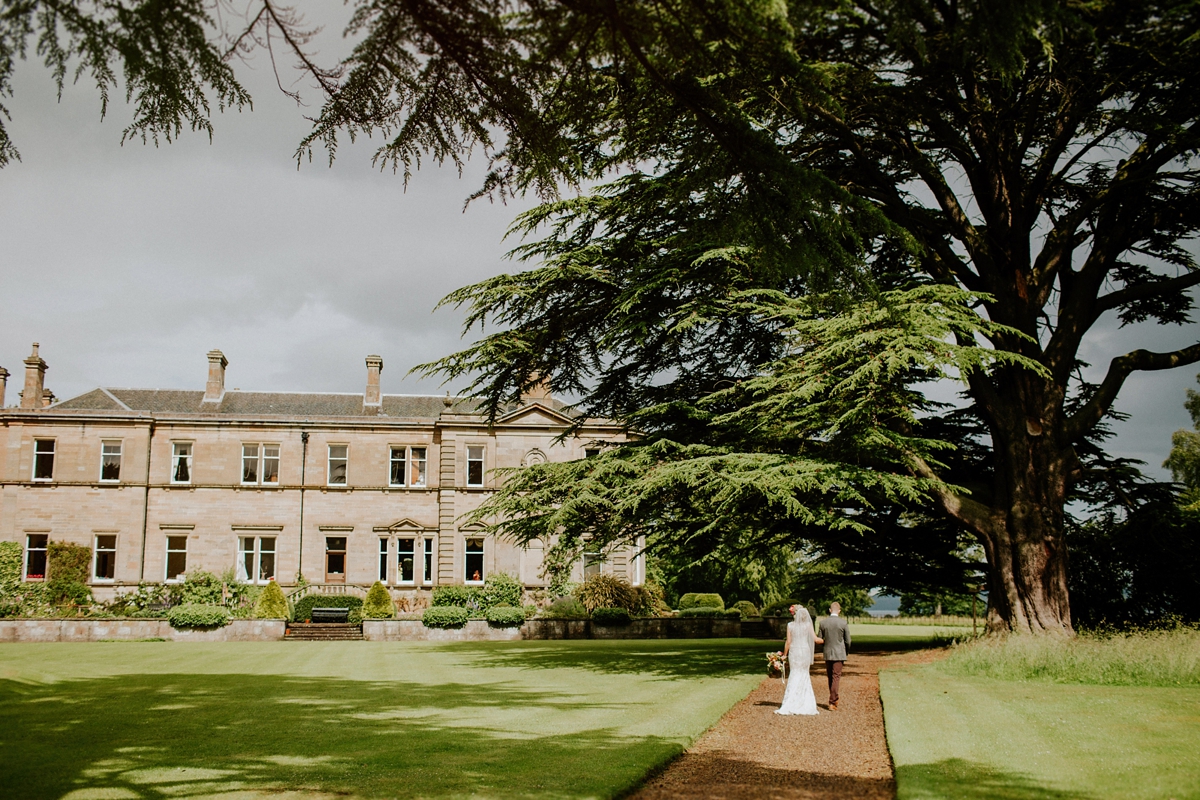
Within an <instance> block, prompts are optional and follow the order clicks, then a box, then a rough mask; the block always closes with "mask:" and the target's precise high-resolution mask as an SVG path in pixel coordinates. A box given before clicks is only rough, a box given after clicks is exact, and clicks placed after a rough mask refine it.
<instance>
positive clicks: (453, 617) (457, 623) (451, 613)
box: [421, 606, 467, 628]
mask: <svg viewBox="0 0 1200 800" xmlns="http://www.w3.org/2000/svg"><path fill="white" fill-rule="evenodd" d="M421 622H422V624H424V625H425V627H426V628H461V627H462V626H463V625H466V624H467V610H466V609H465V608H458V607H457V606H431V607H429V608H427V609H425V613H424V614H422V615H421Z"/></svg>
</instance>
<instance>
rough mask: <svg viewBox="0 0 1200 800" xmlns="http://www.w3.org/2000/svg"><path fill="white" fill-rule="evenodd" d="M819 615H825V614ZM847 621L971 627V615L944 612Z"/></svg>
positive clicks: (981, 612) (856, 618) (936, 626)
mask: <svg viewBox="0 0 1200 800" xmlns="http://www.w3.org/2000/svg"><path fill="white" fill-rule="evenodd" d="M979 610H980V615H979V628H980V630H982V629H983V626H984V624H985V623H986V622H987V620H986V619H985V618H984V616H983V612H984V611H985V609H984V608H983V607H982V606H981V607H980V609H979ZM817 616H820V617H823V616H825V615H824V614H818V615H817ZM846 621H847V622H849V623H850V624H852V625H853V624H859V625H922V626H926V627H933V628H938V627H941V628H969V627H971V618H970V617H956V616H953V615H951V614H943V615H942V616H940V617H871V616H863V617H847V618H846Z"/></svg>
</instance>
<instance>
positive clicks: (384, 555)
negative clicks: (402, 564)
mask: <svg viewBox="0 0 1200 800" xmlns="http://www.w3.org/2000/svg"><path fill="white" fill-rule="evenodd" d="M388 553H389V550H388V540H387V538H386V537H384V536H380V537H379V580H380V582H382V583H383V584H384V585H385V586H386V585H387V584H390V583H391V581H389V580H388V564H389V563H391V559H390V558H389V556H388Z"/></svg>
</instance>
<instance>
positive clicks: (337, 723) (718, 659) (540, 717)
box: [0, 640, 772, 800]
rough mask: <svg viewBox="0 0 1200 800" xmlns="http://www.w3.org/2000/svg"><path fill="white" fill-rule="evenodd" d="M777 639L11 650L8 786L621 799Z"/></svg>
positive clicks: (4, 746) (39, 791) (742, 689)
mask: <svg viewBox="0 0 1200 800" xmlns="http://www.w3.org/2000/svg"><path fill="white" fill-rule="evenodd" d="M771 646H772V643H770V642H754V641H747V640H692V641H665V642H658V641H656V642H623V641H618V642H604V641H580V642H520V643H479V644H474V643H472V644H454V645H437V644H431V643H396V644H392V643H372V642H349V643H315V642H314V643H308V642H305V643H300V642H270V643H211V644H210V643H195V644H192V643H173V642H161V643H160V642H129V643H116V642H114V643H93V644H6V645H3V646H0V753H3V766H2V767H0V796H4V797H20V798H40V797H46V798H51V797H53V798H63V797H66V798H68V800H93V799H94V800H99V799H100V798H136V797H142V798H166V797H180V796H196V795H220V796H221V797H225V798H234V797H236V798H258V797H262V798H266V797H271V798H293V797H294V798H300V797H306V798H318V797H334V796H339V797H347V796H350V797H363V798H373V797H413V798H421V797H428V798H453V797H487V798H492V797H494V798H509V797H516V798H526V797H527V798H560V797H561V798H568V797H570V798H575V797H578V798H590V797H611V796H613V795H614V794H617V793H619V792H620V791H622V790H624V789H626V788H628V787H629V786H631V785H634V784H636V783H637V782H638V781H639V780H640V779H641V778H642V777H643V776H644V775H645V774H646V772H647V771H649V770H651V769H653V768H654V767H656V766H658V765H659V764H662V763H663V762H665V761H667V760H668V759H670V758H672V757H673V756H675V755H676V754H677V753H679V752H680V751H681V749H682V748H683V747H684V746H686V745H687V744H688V743H689V742H690V741H691V740H692V739H693V738H695V737H696V736H697V735H699V734H700V733H702V732H703V731H704V730H705V729H706V728H708V727H709V726H710V725H711V724H712V723H714V722H715V721H716V720H717V719H718V718H719V717H720V716H721V715H722V714H723V713H724V712H725V711H726V710H728V709H729V707H730V706H732V705H733V704H734V703H735V702H736V701H738V700H740V699H741V698H742V697H744V696H745V695H746V694H747V693H748V692H749V691H750V690H751V689H752V688H753V687H754V686H755V685H757V684H758V682H759V681H760V680H761V679H762V677H763V671H764V662H763V658H762V654H763V653H764V652H765V651H766V650H768V649H770V648H771Z"/></svg>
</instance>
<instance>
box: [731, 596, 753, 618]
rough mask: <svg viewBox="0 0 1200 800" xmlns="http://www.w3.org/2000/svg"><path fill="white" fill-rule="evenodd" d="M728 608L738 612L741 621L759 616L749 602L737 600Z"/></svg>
mask: <svg viewBox="0 0 1200 800" xmlns="http://www.w3.org/2000/svg"><path fill="white" fill-rule="evenodd" d="M730 608H731V609H732V610H733V611H736V612H738V614H739V615H740V616H741V618H742V619H750V618H751V617H757V616H758V615H759V614H758V609H757V608H756V607H755V605H754V603H751V602H750V601H749V600H738V601H737V602H736V603H734V604H733V605H732V606H731V607H730Z"/></svg>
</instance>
